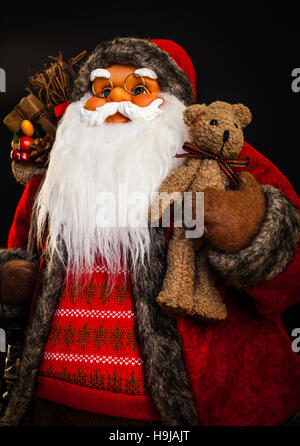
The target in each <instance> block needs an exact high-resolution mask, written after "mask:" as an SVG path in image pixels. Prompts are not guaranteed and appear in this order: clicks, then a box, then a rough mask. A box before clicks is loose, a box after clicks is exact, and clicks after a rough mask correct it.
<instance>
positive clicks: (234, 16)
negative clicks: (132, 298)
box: [0, 0, 300, 326]
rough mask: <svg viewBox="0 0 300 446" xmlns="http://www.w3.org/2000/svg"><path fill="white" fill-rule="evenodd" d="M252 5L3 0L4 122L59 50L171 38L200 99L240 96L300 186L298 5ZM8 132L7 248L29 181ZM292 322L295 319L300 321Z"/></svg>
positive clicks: (3, 166) (2, 175)
mask: <svg viewBox="0 0 300 446" xmlns="http://www.w3.org/2000/svg"><path fill="white" fill-rule="evenodd" d="M274 5H275V2H274V3H272V4H270V6H268V4H266V3H263V2H261V5H260V6H254V4H253V3H252V2H251V3H250V2H239V3H236V4H235V5H233V4H229V3H228V2H226V5H224V4H223V6H222V7H221V6H219V5H218V3H216V2H211V3H210V4H209V5H206V4H204V3H203V2H200V1H199V2H193V3H192V2H183V1H179V2H172V3H166V2H164V3H162V2H160V3H157V2H150V1H149V0H141V1H140V2H138V3H133V2H130V1H123V2H122V3H116V2H110V1H108V0H106V1H102V2H97V3H96V2H95V3H92V2H86V3H84V2H82V1H81V2H79V3H78V2H77V3H76V2H73V3H72V4H70V5H69V6H68V7H67V8H66V7H65V8H63V4H62V3H56V2H55V3H53V2H40V3H37V4H32V3H28V2H27V3H23V8H24V10H21V9H19V8H20V7H19V5H18V6H17V4H14V5H11V6H10V5H9V4H6V5H5V6H2V5H1V11H0V14H1V18H0V67H2V68H4V69H5V71H6V75H7V92H6V93H0V122H1V121H2V119H3V118H4V117H5V116H6V115H7V114H8V112H10V111H11V110H12V108H13V107H14V105H16V103H17V102H18V101H19V100H20V98H22V97H23V96H24V95H25V91H24V88H25V86H26V84H27V79H28V72H29V71H30V72H31V73H33V72H35V71H37V70H39V69H40V68H41V66H42V64H43V63H44V62H47V61H48V56H55V55H57V52H58V51H59V50H61V51H62V53H63V57H64V59H65V60H67V59H68V58H70V57H72V56H75V55H77V54H78V53H79V52H81V51H82V50H84V49H87V50H89V51H90V50H92V49H93V48H94V47H95V46H96V45H97V43H99V42H100V41H101V40H106V39H111V38H113V37H115V36H137V37H145V38H166V39H171V40H174V41H176V42H177V43H179V44H180V45H182V46H183V47H184V48H185V49H186V51H187V52H188V53H189V55H190V56H191V58H192V60H193V63H194V65H195V69H196V73H197V94H198V102H207V103H209V102H211V101H214V100H217V99H220V100H225V101H228V102H231V103H235V102H242V103H244V104H246V105H248V106H249V108H250V109H251V111H252V113H253V122H252V124H251V125H250V126H249V128H247V129H245V137H246V140H247V141H248V142H249V143H250V144H252V145H253V146H254V147H255V148H256V149H257V150H259V151H260V152H262V153H263V154H264V155H265V156H267V157H268V158H269V159H270V160H271V161H272V162H273V163H274V164H275V165H276V166H277V167H279V169H280V170H281V171H282V172H283V173H284V175H285V176H286V177H287V178H288V179H289V181H290V182H291V183H292V184H293V186H294V188H295V190H296V191H297V192H299V190H300V180H299V175H298V171H299V158H298V152H299V147H300V138H299V137H300V120H299V111H298V110H299V105H300V92H299V93H298V94H297V93H293V92H292V89H291V83H292V80H293V78H292V76H291V73H292V70H293V68H296V67H299V66H300V51H299V42H300V32H299V26H298V24H297V20H298V17H299V15H298V10H296V7H295V6H294V5H293V4H291V3H287V2H286V3H285V4H283V3H281V4H280V9H279V7H278V9H275V8H276V6H274ZM10 140H11V134H10V132H9V131H8V130H7V128H6V127H5V126H4V125H3V124H2V123H1V124H0V141H1V152H0V181H1V192H2V193H1V198H2V200H1V219H0V246H5V245H6V242H7V235H8V231H9V227H10V225H11V222H12V219H13V215H14V211H15V207H16V205H17V202H18V199H19V197H20V194H21V193H22V190H23V187H22V186H21V185H19V184H17V183H16V181H15V180H14V178H13V176H12V174H11V170H10V159H9V153H10ZM298 315H299V314H298ZM294 326H295V325H294Z"/></svg>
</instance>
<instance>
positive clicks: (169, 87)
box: [71, 37, 194, 106]
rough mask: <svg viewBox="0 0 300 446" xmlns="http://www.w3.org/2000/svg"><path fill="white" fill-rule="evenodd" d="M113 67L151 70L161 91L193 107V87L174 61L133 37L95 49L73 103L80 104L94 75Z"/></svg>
mask: <svg viewBox="0 0 300 446" xmlns="http://www.w3.org/2000/svg"><path fill="white" fill-rule="evenodd" d="M113 64H124V65H135V66H137V67H139V68H140V67H142V68H149V69H151V70H153V71H154V72H155V73H156V74H157V76H158V83H159V85H160V88H161V89H162V91H166V92H169V93H171V94H173V95H175V96H176V97H177V98H178V99H179V100H180V101H182V102H183V103H184V104H185V105H187V106H188V105H191V104H193V103H194V93H193V88H192V84H191V82H190V80H189V78H188V76H187V74H186V73H185V72H184V71H183V70H182V69H181V68H179V66H178V65H177V64H176V63H175V62H174V60H173V59H172V57H171V56H170V55H169V54H168V53H167V52H166V51H164V50H162V49H160V48H159V47H158V46H157V45H156V44H155V43H154V42H151V41H150V40H147V39H139V38H132V37H122V38H121V37H118V38H116V39H114V40H110V41H108V42H103V43H100V44H99V45H98V46H97V47H96V49H95V50H94V51H93V52H92V54H91V55H90V56H89V58H88V59H87V61H86V62H85V63H84V64H83V65H82V67H81V68H80V70H79V73H78V76H77V79H76V80H75V82H74V89H73V92H72V94H71V99H72V101H77V100H79V99H80V98H81V97H82V96H83V95H84V94H85V93H86V92H87V91H89V90H90V73H91V71H93V70H95V69H96V68H107V67H109V66H110V65H113Z"/></svg>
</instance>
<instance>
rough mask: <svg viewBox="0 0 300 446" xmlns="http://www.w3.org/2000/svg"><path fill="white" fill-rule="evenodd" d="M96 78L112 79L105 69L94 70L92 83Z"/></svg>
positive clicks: (91, 77)
mask: <svg viewBox="0 0 300 446" xmlns="http://www.w3.org/2000/svg"><path fill="white" fill-rule="evenodd" d="M96 77H103V78H104V79H109V78H110V72H109V71H108V70H105V68H96V69H95V70H93V71H92V72H91V74H90V81H92V82H93V80H94V79H96Z"/></svg>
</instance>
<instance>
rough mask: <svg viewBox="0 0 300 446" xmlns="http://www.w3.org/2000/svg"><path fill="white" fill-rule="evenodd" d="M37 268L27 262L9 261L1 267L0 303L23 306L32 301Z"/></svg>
mask: <svg viewBox="0 0 300 446" xmlns="http://www.w3.org/2000/svg"><path fill="white" fill-rule="evenodd" d="M36 276H37V266H36V265H35V264H34V263H32V262H29V261H27V260H21V259H16V260H8V261H7V262H5V263H3V264H2V265H1V267H0V278H1V294H0V301H1V302H2V303H3V304H6V305H23V304H26V303H29V302H30V301H31V299H32V295H33V290H34V285H35V280H36Z"/></svg>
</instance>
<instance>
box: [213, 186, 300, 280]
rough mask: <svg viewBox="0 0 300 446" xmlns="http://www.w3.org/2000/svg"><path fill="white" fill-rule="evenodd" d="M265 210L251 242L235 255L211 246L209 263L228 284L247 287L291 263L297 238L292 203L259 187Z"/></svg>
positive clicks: (299, 228)
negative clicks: (265, 206)
mask: <svg viewBox="0 0 300 446" xmlns="http://www.w3.org/2000/svg"><path fill="white" fill-rule="evenodd" d="M262 188H263V191H264V193H265V197H266V205H267V211H266V215H265V218H264V221H263V223H262V226H261V229H260V231H259V233H258V234H257V235H256V237H255V238H254V239H253V241H252V243H251V244H250V245H249V246H247V247H245V248H243V249H242V250H240V251H239V252H238V253H235V254H228V253H224V252H222V251H219V250H217V249H214V248H213V247H211V248H210V250H209V261H210V262H211V264H212V265H213V267H214V268H215V270H216V271H217V272H218V274H219V275H220V276H221V277H223V278H224V279H225V280H226V283H227V284H229V285H234V286H236V287H241V288H242V287H251V286H256V285H259V284H261V283H263V282H265V281H267V280H270V279H272V278H273V277H275V276H276V275H277V274H279V273H280V272H282V271H283V270H284V269H285V267H286V266H287V265H288V263H289V262H290V261H291V260H292V258H293V256H294V254H295V250H296V248H297V244H298V241H299V236H300V216H299V212H298V210H297V209H296V207H295V206H294V205H293V203H292V202H291V201H290V200H289V199H288V198H286V197H285V195H284V194H283V193H282V192H281V191H279V190H278V189H276V188H275V187H272V186H263V187H262Z"/></svg>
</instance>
